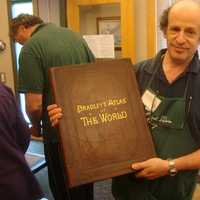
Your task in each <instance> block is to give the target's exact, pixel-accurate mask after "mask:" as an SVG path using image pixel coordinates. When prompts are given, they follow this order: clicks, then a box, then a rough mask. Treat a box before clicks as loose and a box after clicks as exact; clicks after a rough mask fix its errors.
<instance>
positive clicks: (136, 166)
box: [131, 163, 144, 171]
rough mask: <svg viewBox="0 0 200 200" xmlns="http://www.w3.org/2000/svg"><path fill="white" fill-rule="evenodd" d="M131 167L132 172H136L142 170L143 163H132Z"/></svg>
mask: <svg viewBox="0 0 200 200" xmlns="http://www.w3.org/2000/svg"><path fill="white" fill-rule="evenodd" d="M131 167H132V169H133V170H136V171H137V170H141V169H143V168H144V166H143V163H133V164H132V165H131Z"/></svg>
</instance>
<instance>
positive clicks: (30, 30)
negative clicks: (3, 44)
mask: <svg viewBox="0 0 200 200" xmlns="http://www.w3.org/2000/svg"><path fill="white" fill-rule="evenodd" d="M11 36H12V37H13V38H14V39H15V41H17V42H19V43H20V44H22V45H23V48H22V50H21V52H20V56H19V80H18V91H19V92H20V93H25V99H26V112H27V113H28V116H29V117H30V120H31V123H32V125H33V127H35V128H37V129H38V131H40V128H39V127H40V121H42V132H43V138H44V148H45V156H46V160H47V165H48V171H49V181H50V187H51V190H52V192H53V195H54V198H55V199H56V200H65V199H69V198H71V199H75V200H76V199H80V200H81V199H85V200H89V199H92V196H93V195H92V193H93V189H92V187H93V186H92V184H90V185H85V186H82V187H79V188H74V189H72V190H70V192H69V191H68V190H66V187H67V186H66V183H67V181H66V180H65V177H64V176H63V173H62V172H63V168H62V166H63V165H62V158H61V155H60V153H59V146H58V138H57V133H56V130H53V129H52V128H51V126H50V124H49V122H48V117H47V112H46V107H47V105H49V104H50V103H51V102H52V94H51V89H50V84H49V80H48V69H49V68H50V67H55V66H63V65H66V67H67V65H68V64H80V63H87V62H91V61H93V60H94V56H93V54H92V53H91V51H90V50H89V48H88V46H87V44H86V43H85V41H84V40H83V39H82V38H81V37H80V36H79V35H78V34H76V33H74V32H72V31H71V30H69V29H67V28H61V27H57V26H55V25H53V24H45V23H43V21H42V20H41V19H40V18H39V17H37V16H32V15H28V14H21V15H19V16H18V17H16V18H14V19H13V20H12V22H11ZM60 158H61V159H60Z"/></svg>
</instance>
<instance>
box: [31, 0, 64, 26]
mask: <svg viewBox="0 0 200 200" xmlns="http://www.w3.org/2000/svg"><path fill="white" fill-rule="evenodd" d="M33 8H34V14H37V15H38V16H40V17H41V18H42V19H43V20H44V21H45V22H53V23H55V24H57V25H60V1H59V0H33Z"/></svg>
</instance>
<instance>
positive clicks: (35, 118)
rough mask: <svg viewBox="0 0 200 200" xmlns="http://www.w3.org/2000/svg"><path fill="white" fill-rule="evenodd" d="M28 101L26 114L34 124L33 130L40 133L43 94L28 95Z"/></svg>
mask: <svg viewBox="0 0 200 200" xmlns="http://www.w3.org/2000/svg"><path fill="white" fill-rule="evenodd" d="M25 99H26V112H27V115H28V117H29V119H30V121H31V123H32V126H33V130H37V131H38V132H39V133H40V131H41V130H40V121H41V116H42V94H35V93H27V94H26V95H25Z"/></svg>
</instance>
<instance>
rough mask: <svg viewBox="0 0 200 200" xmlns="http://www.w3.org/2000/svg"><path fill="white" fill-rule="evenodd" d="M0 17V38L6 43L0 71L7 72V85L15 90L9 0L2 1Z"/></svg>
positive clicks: (0, 57)
mask: <svg viewBox="0 0 200 200" xmlns="http://www.w3.org/2000/svg"><path fill="white" fill-rule="evenodd" d="M0 19H1V29H0V39H1V40H3V41H4V42H5V43H6V50H5V51H3V52H0V72H4V73H5V74H6V85H8V86H9V87H11V88H12V89H13V91H14V77H13V65H12V57H11V48H10V39H9V26H8V9H7V0H1V1H0Z"/></svg>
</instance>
